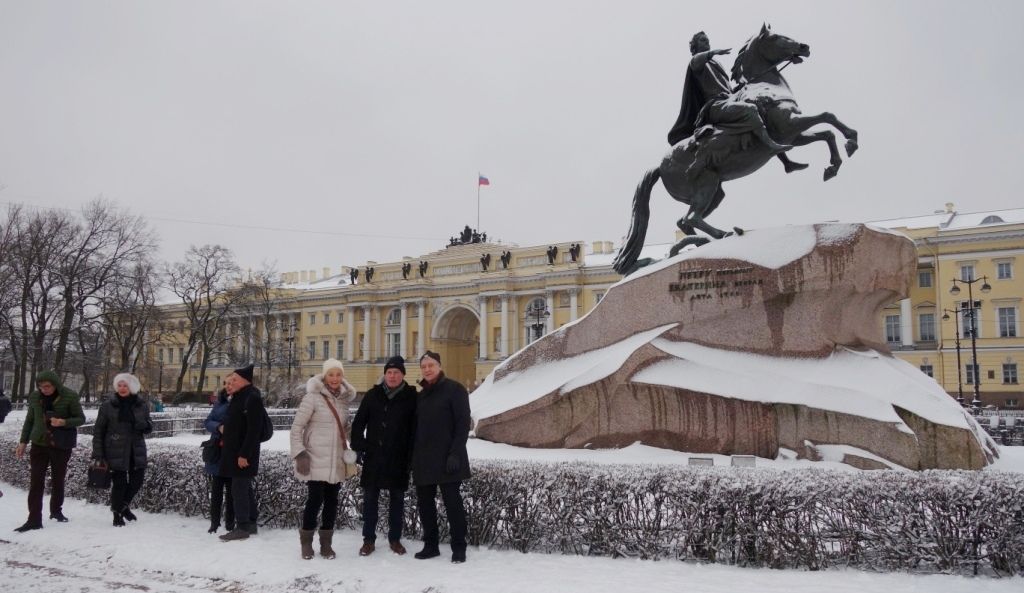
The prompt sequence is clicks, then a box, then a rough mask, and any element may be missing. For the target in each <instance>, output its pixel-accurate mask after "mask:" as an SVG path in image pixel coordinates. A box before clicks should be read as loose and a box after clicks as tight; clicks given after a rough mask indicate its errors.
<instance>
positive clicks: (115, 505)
mask: <svg viewBox="0 0 1024 593" xmlns="http://www.w3.org/2000/svg"><path fill="white" fill-rule="evenodd" d="M145 477H146V468H144V467H140V468H139V469H133V470H131V471H126V472H123V471H115V470H110V482H111V486H110V509H111V510H112V511H114V512H119V511H123V510H124V509H125V508H126V507H129V506H131V504H132V500H134V499H135V495H136V494H138V493H139V490H140V489H141V488H142V480H143V479H144V478H145Z"/></svg>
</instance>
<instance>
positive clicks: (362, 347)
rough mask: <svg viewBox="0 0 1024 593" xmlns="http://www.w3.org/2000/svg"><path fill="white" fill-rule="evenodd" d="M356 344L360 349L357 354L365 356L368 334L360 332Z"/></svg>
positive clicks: (361, 356)
mask: <svg viewBox="0 0 1024 593" xmlns="http://www.w3.org/2000/svg"><path fill="white" fill-rule="evenodd" d="M356 346H357V349H358V351H357V352H356V356H357V357H358V358H363V353H364V352H366V335H365V334H359V341H358V342H356Z"/></svg>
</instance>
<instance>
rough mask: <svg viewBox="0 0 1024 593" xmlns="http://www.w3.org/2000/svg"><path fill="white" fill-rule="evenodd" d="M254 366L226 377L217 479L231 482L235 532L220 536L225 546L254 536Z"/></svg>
mask: <svg viewBox="0 0 1024 593" xmlns="http://www.w3.org/2000/svg"><path fill="white" fill-rule="evenodd" d="M253 368H254V365H251V364H250V365H249V366H247V367H245V368H241V369H235V371H234V372H233V373H231V374H230V375H228V378H227V385H225V389H226V390H227V392H228V400H229V401H228V413H227V418H226V419H225V421H224V424H222V425H221V429H222V430H223V434H224V439H223V443H224V447H223V449H222V452H221V460H220V475H222V476H224V477H226V478H231V498H232V502H233V503H234V505H235V529H233V530H231V531H229V532H228V533H225V534H224V535H222V536H220V539H221V540H223V541H226V542H229V541H234V540H239V539H247V538H248V537H249V536H250V535H252V534H255V533H256V517H257V511H256V495H255V491H254V490H253V485H252V482H253V478H255V477H256V473H257V472H258V471H259V464H260V436H261V435H262V433H263V416H264V415H265V414H266V413H267V412H266V410H265V409H264V407H263V397H262V395H261V394H260V390H259V389H256V387H254V386H253V384H252V373H253Z"/></svg>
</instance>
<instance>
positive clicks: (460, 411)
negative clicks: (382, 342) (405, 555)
mask: <svg viewBox="0 0 1024 593" xmlns="http://www.w3.org/2000/svg"><path fill="white" fill-rule="evenodd" d="M420 372H421V373H422V374H423V380H422V381H420V385H422V386H423V391H421V392H420V394H419V395H418V396H417V400H416V438H415V444H414V445H413V454H412V479H413V482H414V483H415V484H416V501H417V506H418V507H419V512H420V522H421V523H423V549H422V550H421V551H419V552H417V553H416V558H417V559H420V560H423V559H426V558H434V557H435V556H440V555H441V552H440V550H438V543H439V539H438V530H437V507H436V506H435V502H434V499H435V497H436V496H437V490H438V488H440V489H441V500H443V501H444V508H445V512H446V513H447V514H448V526H449V527H450V533H451V540H452V562H454V563H461V562H465V561H466V508H465V506H464V505H463V503H462V495H461V494H460V493H459V487H460V486H461V485H462V481H463V480H468V479H469V478H470V471H469V454H468V453H467V452H466V440H467V439H468V438H469V426H470V415H469V394H468V393H467V392H466V388H465V387H463V386H462V385H461V384H460V383H458V382H456V381H452V380H451V379H449V378H447V377H445V376H444V371H443V370H441V355H440V354H437V353H435V352H430V351H429V350H428V351H427V353H426V354H424V355H423V356H422V357H421V358H420Z"/></svg>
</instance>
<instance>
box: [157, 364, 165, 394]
mask: <svg viewBox="0 0 1024 593" xmlns="http://www.w3.org/2000/svg"><path fill="white" fill-rule="evenodd" d="M156 364H157V366H158V367H160V374H159V375H158V376H157V378H156V392H157V393H160V394H162V393H163V392H164V361H162V360H158V361H157V362H156Z"/></svg>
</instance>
